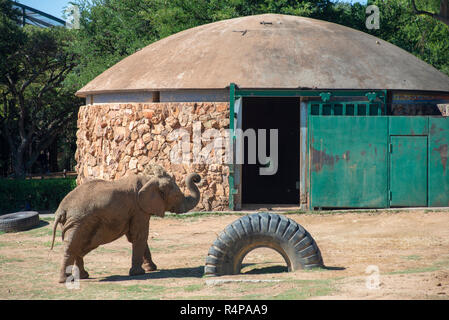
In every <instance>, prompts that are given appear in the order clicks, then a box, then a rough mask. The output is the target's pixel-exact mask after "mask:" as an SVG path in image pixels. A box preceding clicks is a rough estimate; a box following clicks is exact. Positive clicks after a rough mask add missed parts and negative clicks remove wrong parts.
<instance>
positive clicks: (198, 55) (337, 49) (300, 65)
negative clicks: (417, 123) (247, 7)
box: [77, 14, 449, 97]
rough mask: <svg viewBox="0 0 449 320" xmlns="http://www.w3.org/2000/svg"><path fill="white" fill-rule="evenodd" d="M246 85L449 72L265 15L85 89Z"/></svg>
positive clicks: (417, 79)
mask: <svg viewBox="0 0 449 320" xmlns="http://www.w3.org/2000/svg"><path fill="white" fill-rule="evenodd" d="M231 82H234V83H236V84H237V85H238V86H239V87H240V88H302V89H314V88H319V89H398V90H401V89H403V90H425V91H446V92H449V77H447V76H446V75H444V74H443V73H442V72H440V71H438V70H436V69H435V68H433V67H432V66H430V65H428V64H427V63H425V62H423V61H422V60H420V59H418V58H416V57H415V56H413V55H412V54H410V53H408V52H406V51H404V50H402V49H400V48H398V47H396V46H394V45H392V44H390V43H388V42H386V41H383V40H381V39H379V38H376V37H374V36H371V35H369V34H367V33H364V32H361V31H357V30H354V29H351V28H347V27H344V26H341V25H338V24H334V23H329V22H326V21H321V20H315V19H310V18H304V17H297V16H289V15H279V14H263V15H256V16H248V17H241V18H235V19H230V20H223V21H219V22H215V23H210V24H206V25H202V26H199V27H196V28H192V29H188V30H185V31H182V32H179V33H177V34H174V35H172V36H169V37H167V38H165V39H162V40H160V41H157V42H154V43H152V44H150V45H149V46H147V47H145V48H143V49H142V50H140V51H138V52H136V53H134V54H132V55H131V56H129V57H127V58H125V59H123V60H122V61H120V62H119V63H117V64H116V65H114V66H113V67H111V68H110V69H108V70H106V71H105V72H103V73H102V74H100V75H99V76H98V77H96V78H95V79H94V80H92V81H91V82H90V83H88V84H87V85H86V86H85V87H83V88H82V89H81V90H79V91H78V92H77V95H78V96H82V97H85V96H86V95H88V94H96V93H107V92H111V93H117V92H138V91H147V90H173V89H223V88H226V87H228V86H229V84H230V83H231Z"/></svg>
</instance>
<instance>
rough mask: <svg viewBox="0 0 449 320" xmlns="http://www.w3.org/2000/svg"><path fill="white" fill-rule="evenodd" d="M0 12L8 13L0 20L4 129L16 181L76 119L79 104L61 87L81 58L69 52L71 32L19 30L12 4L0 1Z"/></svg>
mask: <svg viewBox="0 0 449 320" xmlns="http://www.w3.org/2000/svg"><path fill="white" fill-rule="evenodd" d="M0 6H1V7H2V9H3V8H5V9H6V10H2V13H1V17H0V31H1V39H0V40H1V43H0V46H1V47H2V57H1V61H2V63H1V64H0V94H1V105H0V124H1V125H2V135H3V136H4V138H5V139H6V141H7V143H8V146H9V149H10V153H11V157H12V167H13V170H14V176H15V177H24V175H25V174H26V172H27V171H28V170H29V169H30V168H31V166H32V165H33V163H34V162H35V161H36V159H37V158H38V156H39V154H40V153H41V151H43V150H45V149H46V148H48V147H49V146H50V145H51V143H52V142H53V141H54V140H55V138H56V137H58V134H60V132H62V130H63V129H64V128H65V126H66V124H67V123H68V122H69V121H70V120H73V117H75V116H76V112H77V104H78V105H79V101H76V100H75V97H74V96H73V93H74V92H73V91H70V90H67V89H66V88H64V86H63V81H64V80H65V78H66V76H67V75H68V74H69V73H70V72H71V71H72V70H73V68H74V67H75V66H76V64H77V55H76V54H74V53H70V52H68V51H67V50H66V49H67V47H68V44H69V43H70V41H72V38H73V36H72V34H71V32H70V31H69V30H67V29H64V28H60V27H54V28H48V29H43V28H37V27H34V26H26V27H24V28H20V27H18V26H17V24H16V19H17V12H14V10H12V9H11V8H10V2H9V1H6V0H1V2H0ZM11 39H12V41H11ZM3 48H6V49H7V50H4V51H3Z"/></svg>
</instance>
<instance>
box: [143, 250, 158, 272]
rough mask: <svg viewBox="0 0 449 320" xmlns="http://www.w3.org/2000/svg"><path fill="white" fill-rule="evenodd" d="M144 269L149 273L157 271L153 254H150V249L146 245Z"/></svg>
mask: <svg viewBox="0 0 449 320" xmlns="http://www.w3.org/2000/svg"><path fill="white" fill-rule="evenodd" d="M142 267H143V268H144V270H145V271H147V272H149V271H155V270H157V266H156V265H155V264H154V262H153V260H152V259H151V252H150V247H148V244H147V245H146V249H145V253H144V255H143V265H142Z"/></svg>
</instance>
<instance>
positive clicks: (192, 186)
mask: <svg viewBox="0 0 449 320" xmlns="http://www.w3.org/2000/svg"><path fill="white" fill-rule="evenodd" d="M200 181H201V177H200V175H199V174H197V173H191V174H189V175H188V176H187V177H186V185H187V189H188V190H189V192H190V195H188V196H186V197H184V201H183V204H182V209H181V212H179V213H184V212H187V211H190V210H192V209H193V208H195V207H196V205H197V204H198V202H200V190H199V189H198V187H197V185H196V184H197V183H200Z"/></svg>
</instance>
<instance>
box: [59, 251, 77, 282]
mask: <svg viewBox="0 0 449 320" xmlns="http://www.w3.org/2000/svg"><path fill="white" fill-rule="evenodd" d="M74 262H75V256H74V255H72V254H70V253H68V252H67V251H66V252H65V253H64V258H63V260H62V266H61V271H60V274H59V283H64V282H66V280H67V277H68V276H71V275H72V267H73V264H74Z"/></svg>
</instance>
